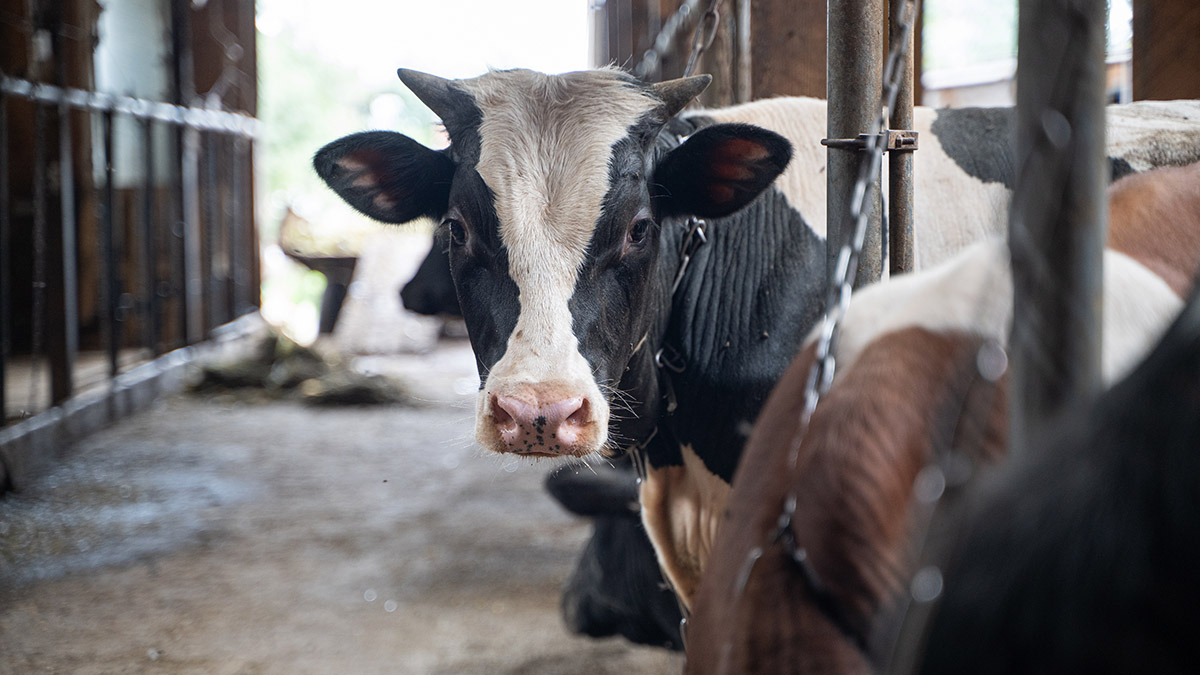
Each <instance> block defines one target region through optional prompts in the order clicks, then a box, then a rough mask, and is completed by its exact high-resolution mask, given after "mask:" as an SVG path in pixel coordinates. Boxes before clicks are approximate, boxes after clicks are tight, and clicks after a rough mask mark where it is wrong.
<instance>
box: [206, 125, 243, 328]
mask: <svg viewBox="0 0 1200 675" xmlns="http://www.w3.org/2000/svg"><path fill="white" fill-rule="evenodd" d="M218 140H219V141H220V144H219V147H220V159H221V167H222V170H221V172H220V173H219V174H217V187H218V190H219V191H218V195H219V196H220V202H219V203H220V205H221V209H220V216H221V218H220V221H219V225H220V228H219V230H218V232H217V248H216V252H215V257H216V268H215V269H214V272H213V273H214V275H216V277H217V283H215V284H214V286H213V300H212V302H213V304H214V305H215V306H216V307H217V318H218V322H217V323H216V324H214V325H217V326H219V325H221V324H224V323H226V322H228V321H232V320H233V318H234V313H233V308H234V302H233V266H232V260H231V258H232V257H233V246H234V240H233V220H234V218H236V217H237V213H236V212H234V210H233V184H232V181H233V174H234V171H235V169H234V168H233V167H232V166H231V164H232V162H233V161H234V160H235V157H234V154H233V146H234V145H235V144H236V143H237V139H236V138H233V137H232V136H224V135H222V136H221V137H220V138H219V139H218Z"/></svg>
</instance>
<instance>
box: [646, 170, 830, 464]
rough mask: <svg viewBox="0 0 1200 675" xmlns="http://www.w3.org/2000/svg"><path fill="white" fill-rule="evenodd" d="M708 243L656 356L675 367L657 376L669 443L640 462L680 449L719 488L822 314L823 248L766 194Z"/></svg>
mask: <svg viewBox="0 0 1200 675" xmlns="http://www.w3.org/2000/svg"><path fill="white" fill-rule="evenodd" d="M707 235H708V243H707V244H705V245H704V246H702V247H701V248H700V249H698V250H697V251H696V253H695V255H694V256H693V258H692V261H691V263H690V265H689V267H688V270H687V273H686V274H685V275H684V277H683V281H682V283H681V284H680V286H679V289H678V290H677V291H676V292H675V294H674V296H673V298H672V303H671V305H672V306H671V312H670V315H669V319H668V321H667V322H666V325H665V326H664V332H663V333H662V337H661V344H660V347H659V348H660V349H662V350H663V353H664V359H665V358H670V359H671V361H672V362H673V363H675V365H676V366H681V367H682V370H680V371H679V372H676V371H675V370H674V369H670V368H663V369H661V370H660V377H661V379H662V380H663V389H664V390H665V392H664V393H669V394H671V395H673V397H674V402H675V404H676V407H675V409H674V411H673V412H671V413H670V414H666V415H664V416H663V418H662V419H663V425H662V427H663V428H664V429H665V430H666V431H667V432H668V433H669V434H670V435H671V436H672V437H674V439H675V440H676V441H677V443H672V444H664V445H661V446H658V447H662V448H665V449H664V450H663V451H661V452H659V453H657V454H656V455H654V456H651V457H650V458H649V459H650V461H651V463H652V464H653V465H655V466H673V465H680V464H682V463H683V457H682V456H680V455H678V454H677V453H676V454H672V451H671V450H670V449H671V448H678V447H680V446H682V445H687V446H690V447H691V448H692V449H693V450H694V451H695V453H696V455H697V456H698V457H699V458H700V459H701V460H702V461H703V462H704V465H705V466H706V467H707V468H708V469H709V470H710V471H711V472H712V473H713V474H715V475H716V476H717V477H719V478H720V479H721V480H723V481H725V482H726V483H728V482H730V481H732V478H733V471H734V468H735V467H736V465H737V460H738V458H739V457H740V455H741V449H742V446H743V444H744V443H745V440H746V436H747V435H748V433H749V429H750V426H751V425H752V424H753V422H754V420H755V418H756V417H757V415H758V411H759V409H760V408H761V407H762V404H763V402H764V401H765V400H766V397H767V394H768V393H769V392H770V390H771V387H772V385H773V384H774V383H775V381H776V380H777V379H778V378H779V376H780V374H781V373H782V372H783V370H784V369H785V368H786V367H787V364H788V363H789V362H790V361H791V359H792V357H793V356H794V355H795V353H796V350H797V348H798V347H799V345H800V343H801V341H802V340H803V339H804V337H805V335H806V334H807V333H808V331H809V329H810V328H811V327H812V326H813V324H814V323H815V321H816V319H817V318H818V317H819V316H820V315H821V312H822V311H823V309H824V299H825V280H824V276H823V273H824V269H825V241H824V240H823V239H822V238H821V237H819V236H818V235H817V234H816V233H814V232H813V231H812V229H811V228H809V226H808V225H807V224H806V223H805V222H804V220H803V218H802V217H801V215H800V214H798V213H797V212H796V211H795V210H793V209H792V208H790V207H789V205H788V203H787V201H786V200H785V199H784V198H783V196H782V195H781V194H780V193H779V192H778V191H776V190H774V189H771V190H768V191H767V192H766V193H764V194H763V195H762V196H761V197H760V198H759V199H757V200H755V201H754V202H753V203H752V204H751V205H750V206H748V207H747V208H746V209H744V210H742V211H741V212H739V213H737V214H735V215H734V216H731V217H728V218H722V219H714V220H711V221H710V222H709V223H708V227H707ZM676 267H677V266H676ZM661 412H664V413H665V412H666V411H665V410H663V411H661Z"/></svg>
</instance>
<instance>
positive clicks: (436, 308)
mask: <svg viewBox="0 0 1200 675" xmlns="http://www.w3.org/2000/svg"><path fill="white" fill-rule="evenodd" d="M400 302H401V303H402V304H403V305H404V307H405V309H408V310H409V311H412V312H416V313H417V314H424V315H426V316H445V317H457V318H461V317H462V308H460V307H459V306H458V294H457V293H456V292H455V290H454V279H453V277H451V276H450V255H449V251H448V249H447V243H446V241H445V238H444V237H440V236H438V235H437V234H434V236H433V245H432V246H430V248H429V253H428V254H426V255H425V259H424V260H422V261H421V266H420V267H418V268H417V273H416V274H414V275H413V277H412V279H409V280H408V283H406V284H404V286H403V287H401V288H400Z"/></svg>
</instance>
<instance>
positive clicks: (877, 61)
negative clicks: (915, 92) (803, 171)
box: [825, 0, 883, 287]
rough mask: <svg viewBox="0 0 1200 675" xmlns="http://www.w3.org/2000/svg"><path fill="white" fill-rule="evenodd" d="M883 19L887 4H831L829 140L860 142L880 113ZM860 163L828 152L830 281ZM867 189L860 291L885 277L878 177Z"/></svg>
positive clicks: (843, 0)
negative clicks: (884, 6)
mask: <svg viewBox="0 0 1200 675" xmlns="http://www.w3.org/2000/svg"><path fill="white" fill-rule="evenodd" d="M882 17H883V0H829V17H828V32H829V39H828V41H827V44H826V50H827V51H826V59H827V64H828V65H827V69H828V72H827V76H826V78H825V79H826V84H825V87H826V98H827V99H828V101H829V107H828V114H829V118H828V121H827V123H826V124H827V128H826V131H827V134H828V137H829V138H855V137H857V136H858V135H859V134H861V133H866V132H868V131H869V130H870V129H871V128H872V126H873V124H874V123H875V121H876V118H877V117H878V115H879V109H878V105H879V96H880V92H881V91H882V90H883V19H882ZM858 160H859V157H858V153H857V152H854V151H848V150H842V149H836V148H830V149H829V150H827V151H826V163H827V171H828V176H827V178H826V184H827V186H828V188H827V190H826V200H827V205H826V213H827V216H826V218H827V220H826V230H827V233H828V236H827V238H826V240H827V241H828V257H827V263H826V271H827V274H828V275H829V278H832V277H833V272H834V268H835V266H836V265H837V254H838V251H839V250H840V248H841V245H842V242H843V241H845V238H846V237H848V236H849V235H850V231H851V230H852V229H853V222H852V220H851V215H850V204H851V192H852V191H853V189H854V184H855V182H856V181H857V179H858V172H859V161H858ZM868 190H870V192H871V196H870V198H869V200H868V202H867V203H868V208H870V215H869V221H868V223H869V224H868V226H867V236H866V239H865V241H864V244H863V250H862V257H861V258H860V259H859V268H858V274H857V276H856V278H855V282H854V285H855V286H856V287H861V286H864V285H866V284H868V283H871V282H873V281H876V280H878V279H879V277H880V276H881V275H882V274H883V260H882V258H883V252H882V247H883V242H882V237H881V233H880V228H881V222H882V208H881V206H880V203H879V176H878V175H877V176H875V177H874V178H873V180H872V181H871V184H870V186H869V187H868Z"/></svg>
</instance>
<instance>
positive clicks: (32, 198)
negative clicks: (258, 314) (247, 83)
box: [0, 74, 260, 425]
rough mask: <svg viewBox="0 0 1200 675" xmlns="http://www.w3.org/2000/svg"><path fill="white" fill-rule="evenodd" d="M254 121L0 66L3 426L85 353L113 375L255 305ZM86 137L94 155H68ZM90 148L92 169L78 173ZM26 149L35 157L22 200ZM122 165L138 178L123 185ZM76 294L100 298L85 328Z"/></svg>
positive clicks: (36, 408)
mask: <svg viewBox="0 0 1200 675" xmlns="http://www.w3.org/2000/svg"><path fill="white" fill-rule="evenodd" d="M17 117H19V118H20V119H21V121H23V122H25V124H24V126H22V125H19V124H16V123H15V119H16V118H17ZM121 120H129V121H128V122H125V123H124V124H119V122H120V121H121ZM28 127H32V133H31V134H25V133H22V132H25V131H28V130H29V129H28ZM259 129H260V123H259V121H258V120H257V119H255V118H254V117H251V116H248V115H244V114H240V113H232V112H226V111H221V110H211V109H205V108H197V107H186V106H179V105H173V104H169V103H162V102H158V101H149V100H145V99H138V98H132V97H126V96H114V95H110V94H105V93H99V92H94V91H85V90H80V89H73V88H65V87H58V86H53V85H48V84H42V83H37V82H30V81H28V80H23V79H18V78H14V77H9V76H5V75H3V74H0V410H4V411H5V415H4V418H3V422H2V423H0V425H2V424H7V423H8V422H10V421H14V420H13V419H10V418H16V419H20V418H22V417H26V416H29V415H32V414H36V413H38V412H42V411H43V410H45V409H47V408H48V407H50V406H54V405H58V404H60V403H62V402H63V401H65V400H67V399H68V398H70V397H71V396H72V395H73V394H74V393H76V391H77V390H78V389H79V388H80V387H81V386H82V385H83V384H86V383H84V382H81V371H82V370H86V369H87V368H82V369H81V367H80V356H81V354H83V355H84V356H86V357H87V358H86V360H87V361H88V364H91V370H92V371H96V370H97V368H96V367H95V366H96V365H97V364H96V362H97V360H100V361H101V362H102V363H103V364H104V368H103V370H104V374H103V376H101V379H102V380H104V379H106V380H107V381H109V382H112V381H113V380H114V378H116V377H117V376H118V375H119V374H120V373H121V372H122V369H123V368H128V367H129V366H130V365H131V364H132V363H135V362H140V361H141V360H145V359H146V358H150V357H152V356H155V355H158V354H162V353H164V352H166V351H169V350H171V349H174V348H177V347H182V346H186V345H190V344H194V343H196V342H198V341H200V340H203V339H204V338H205V337H206V336H207V335H208V334H209V332H211V331H212V330H213V329H214V328H217V327H219V326H221V325H223V324H225V323H228V322H229V321H232V320H234V319H236V318H238V317H240V316H242V315H244V314H246V313H249V312H252V311H255V310H256V309H257V306H258V259H257V255H256V251H257V235H256V233H255V228H254V225H253V192H252V172H251V153H252V150H253V143H254V140H255V139H256V137H257V136H258V135H259ZM122 136H124V138H122ZM79 138H84V139H87V140H86V141H85V142H86V143H87V144H89V145H90V148H82V147H80V148H73V147H72V146H73V144H75V143H77V142H78V141H77V139H79ZM120 144H124V145H122V147H123V148H134V149H135V153H134V154H133V155H130V154H129V153H128V152H127V153H124V154H122V153H120V152H119V150H120V148H118V145H120ZM164 144H165V146H166V147H165V148H164V147H163V145H164ZM138 146H140V148H138ZM136 149H140V152H136ZM89 150H90V153H91V157H92V162H91V164H92V168H91V170H90V172H89V171H88V170H87V167H86V166H77V164H78V162H77V158H78V157H79V156H80V155H79V154H78V153H77V151H79V152H87V151H89ZM18 151H20V156H21V157H32V163H31V164H32V165H31V166H28V167H27V168H26V167H19V168H20V169H21V170H23V171H25V170H27V171H28V173H27V174H26V175H25V177H26V178H28V181H27V182H26V183H24V184H22V186H21V187H23V188H24V191H23V193H22V194H21V195H20V196H19V198H17V199H14V194H13V188H14V182H13V168H14V166H13V162H14V156H16V155H17V154H18ZM164 157H165V161H164ZM122 164H126V166H123V165H122ZM129 164H132V165H135V166H129ZM117 171H123V172H125V174H127V175H128V176H134V177H137V178H136V179H128V178H126V179H124V180H123V181H122V182H123V184H122V185H120V186H118V185H117V181H116V180H115V178H116V176H115V174H116V173H117ZM85 210H90V211H89V212H85ZM84 220H86V221H87V222H88V223H89V224H94V227H89V228H87V230H86V233H85V238H84V239H83V240H82V241H81V240H80V236H81V232H84V230H83V229H81V221H84ZM92 237H95V238H94V239H93V238H92ZM81 244H82V246H81ZM81 253H86V254H87V255H86V256H84V255H81ZM85 257H86V258H88V259H89V260H92V261H94V264H90V265H83V264H82V261H83V259H84V258H85ZM81 290H85V291H87V293H86V294H87V297H88V298H92V299H95V300H96V302H95V303H92V305H93V306H92V309H91V310H90V311H89V313H88V315H87V316H85V317H83V318H84V319H85V323H86V326H84V329H83V333H81V316H80V306H81ZM84 334H86V338H87V339H86V340H84V343H83V345H82V347H81V335H84ZM85 365H87V364H85ZM18 366H19V368H18ZM17 371H20V372H17ZM47 376H48V379H49V386H48V387H45V385H44V380H45V379H46V378H47ZM17 389H23V390H24V391H15V390H17ZM47 393H48V396H47V395H46V394H47ZM18 396H20V397H23V398H24V400H23V401H22V400H19V399H18V398H17V397H18Z"/></svg>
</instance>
